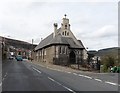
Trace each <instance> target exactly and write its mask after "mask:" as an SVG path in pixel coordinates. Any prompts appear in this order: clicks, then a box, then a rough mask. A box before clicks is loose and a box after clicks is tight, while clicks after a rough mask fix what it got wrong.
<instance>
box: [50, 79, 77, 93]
mask: <svg viewBox="0 0 120 93" xmlns="http://www.w3.org/2000/svg"><path fill="white" fill-rule="evenodd" d="M48 79H50V80H51V81H53V82H55V83H57V84H58V85H60V86H62V87H64V88H65V89H67V90H68V91H71V92H73V93H76V92H75V91H73V90H72V89H70V88H68V87H66V86H64V85H62V84H61V83H59V82H57V81H55V80H54V79H52V78H50V77H48Z"/></svg>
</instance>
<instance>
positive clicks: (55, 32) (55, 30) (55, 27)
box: [53, 23, 58, 37]
mask: <svg viewBox="0 0 120 93" xmlns="http://www.w3.org/2000/svg"><path fill="white" fill-rule="evenodd" d="M57 27H58V25H57V23H54V34H53V37H55V36H56V35H57Z"/></svg>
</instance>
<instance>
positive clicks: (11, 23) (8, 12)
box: [0, 0, 118, 50]
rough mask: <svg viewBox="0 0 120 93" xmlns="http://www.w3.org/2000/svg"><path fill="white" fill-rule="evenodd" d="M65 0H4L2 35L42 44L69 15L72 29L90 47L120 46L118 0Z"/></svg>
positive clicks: (0, 16) (1, 6) (0, 10)
mask: <svg viewBox="0 0 120 93" xmlns="http://www.w3.org/2000/svg"><path fill="white" fill-rule="evenodd" d="M44 1H45V0H44ZM63 1H64V0H60V1H58V2H56V1H55V0H52V1H51V2H47V0H46V2H42V0H1V1H0V36H5V37H8V36H9V38H13V39H18V40H23V41H27V42H30V43H31V41H32V39H34V44H38V43H39V42H40V40H41V38H43V39H44V38H45V37H46V36H48V35H49V34H51V33H52V32H53V23H56V22H57V23H58V27H60V25H61V22H62V18H63V17H64V14H67V18H69V20H70V24H71V31H72V32H73V33H74V35H75V36H76V37H77V39H80V40H82V42H83V44H84V46H85V47H88V49H89V50H98V49H103V48H108V47H117V46H118V0H79V2H78V0H69V2H63ZM83 1H84V2H83ZM88 1H89V2H88ZM90 1H91V2H90Z"/></svg>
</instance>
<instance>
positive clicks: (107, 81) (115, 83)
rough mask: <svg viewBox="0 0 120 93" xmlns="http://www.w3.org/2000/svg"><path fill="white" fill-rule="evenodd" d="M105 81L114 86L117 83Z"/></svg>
mask: <svg viewBox="0 0 120 93" xmlns="http://www.w3.org/2000/svg"><path fill="white" fill-rule="evenodd" d="M105 83H107V84H111V85H114V86H116V85H118V84H117V83H113V82H109V81H105Z"/></svg>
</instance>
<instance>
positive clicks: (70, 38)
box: [34, 15, 87, 65]
mask: <svg viewBox="0 0 120 93" xmlns="http://www.w3.org/2000/svg"><path fill="white" fill-rule="evenodd" d="M34 60H35V61H38V62H46V63H52V64H58V65H69V64H77V63H78V62H79V64H81V63H83V62H85V61H86V60H87V51H86V49H85V47H84V46H83V43H82V42H81V40H77V39H76V37H75V36H74V34H73V33H72V31H71V29H70V23H69V19H68V18H66V15H65V17H64V18H63V20H62V23H61V27H60V28H58V24H57V23H54V31H53V33H51V34H50V35H49V36H47V37H46V38H45V39H43V40H42V41H41V42H40V43H39V45H38V46H37V47H36V48H35V50H34Z"/></svg>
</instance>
